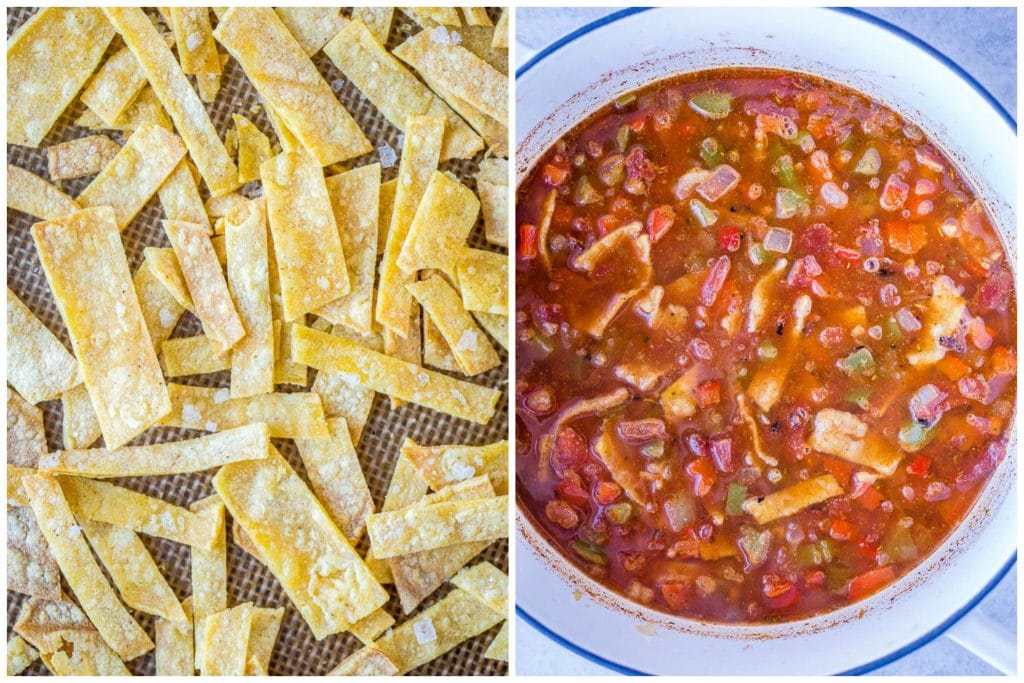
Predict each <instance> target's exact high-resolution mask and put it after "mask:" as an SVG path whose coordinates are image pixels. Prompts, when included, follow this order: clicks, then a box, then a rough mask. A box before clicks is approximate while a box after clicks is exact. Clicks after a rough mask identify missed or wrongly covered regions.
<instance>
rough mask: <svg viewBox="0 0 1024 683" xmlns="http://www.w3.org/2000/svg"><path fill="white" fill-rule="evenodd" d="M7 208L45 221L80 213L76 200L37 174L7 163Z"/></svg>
mask: <svg viewBox="0 0 1024 683" xmlns="http://www.w3.org/2000/svg"><path fill="white" fill-rule="evenodd" d="M7 208H8V209H16V210H18V211H21V212H22V213H27V214H28V215H30V216H35V217H36V218H41V219H43V220H53V219H55V218H60V217H61V216H66V215H68V214H69V213H74V212H75V211H78V210H79V209H80V208H81V207H80V206H79V205H78V202H76V201H75V200H74V199H72V198H71V197H69V196H68V195H66V194H64V193H63V192H61V191H60V190H59V189H57V187H56V186H54V185H51V184H50V183H48V182H47V181H45V180H43V179H42V178H40V177H39V176H37V175H36V174H35V173H32V172H30V171H26V170H25V169H23V168H21V167H20V166H15V165H14V164H12V163H10V162H7Z"/></svg>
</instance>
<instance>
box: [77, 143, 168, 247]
mask: <svg viewBox="0 0 1024 683" xmlns="http://www.w3.org/2000/svg"><path fill="white" fill-rule="evenodd" d="M184 155H185V146H184V145H183V144H182V143H181V138H179V137H178V136H177V135H175V134H174V133H171V132H169V131H167V130H165V129H163V128H160V127H159V126H143V127H142V128H139V129H138V130H137V131H135V132H134V133H132V134H131V137H129V138H128V141H127V142H126V143H125V145H124V147H122V148H121V151H119V152H118V153H117V156H115V157H114V160H113V161H111V162H110V163H109V164H107V166H106V168H104V169H103V170H102V171H101V172H100V173H99V175H97V176H96V178H95V179H93V181H92V182H91V183H89V186H88V187H86V188H85V189H84V190H82V193H81V194H80V195H78V203H79V204H80V205H81V206H82V207H93V206H110V207H113V209H114V214H115V217H116V219H117V228H118V230H121V231H123V230H124V229H125V228H126V227H128V224H129V223H131V221H132V219H133V218H135V215H136V214H138V213H139V211H141V210H142V207H143V206H145V205H146V202H148V201H149V198H150V197H152V196H153V195H154V194H156V191H157V190H158V189H159V188H160V186H161V185H163V183H164V180H166V179H167V177H168V176H169V175H171V173H172V172H173V171H174V169H175V167H176V166H177V165H178V162H179V161H180V160H181V158H182V157H183V156H184Z"/></svg>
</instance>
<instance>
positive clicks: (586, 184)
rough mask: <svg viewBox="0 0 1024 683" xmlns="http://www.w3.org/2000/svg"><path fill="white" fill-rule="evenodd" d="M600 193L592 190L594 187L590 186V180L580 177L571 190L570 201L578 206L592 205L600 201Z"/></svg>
mask: <svg viewBox="0 0 1024 683" xmlns="http://www.w3.org/2000/svg"><path fill="white" fill-rule="evenodd" d="M601 199H602V197H601V193H600V192H598V191H597V190H595V189H594V186H593V185H591V184H590V178H588V177H587V176H580V178H579V180H577V181H576V188H575V190H573V196H572V200H573V201H574V202H575V203H576V204H578V205H580V206H583V205H586V204H593V203H595V202H599V201H601Z"/></svg>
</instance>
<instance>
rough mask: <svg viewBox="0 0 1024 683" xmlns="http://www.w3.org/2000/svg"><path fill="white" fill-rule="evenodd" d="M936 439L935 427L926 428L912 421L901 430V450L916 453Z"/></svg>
mask: <svg viewBox="0 0 1024 683" xmlns="http://www.w3.org/2000/svg"><path fill="white" fill-rule="evenodd" d="M934 437H935V427H934V425H933V426H932V427H925V426H924V425H923V424H921V423H920V422H916V421H913V420H912V421H910V422H907V423H906V424H904V425H903V428H902V429H900V434H899V441H900V448H902V449H903V450H905V451H906V452H907V453H914V452H916V451H919V450H921V449H922V448H924V447H925V446H927V445H928V442H929V441H931V440H932V439H933V438H934Z"/></svg>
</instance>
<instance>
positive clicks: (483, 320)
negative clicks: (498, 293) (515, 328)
mask: <svg viewBox="0 0 1024 683" xmlns="http://www.w3.org/2000/svg"><path fill="white" fill-rule="evenodd" d="M473 317H474V318H476V321H477V322H478V323H480V327H482V328H484V330H486V332H487V334H489V335H491V339H493V340H494V341H496V342H498V343H499V344H501V347H502V348H503V349H505V350H508V316H507V315H494V314H493V313H481V312H479V311H476V312H475V313H473Z"/></svg>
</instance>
